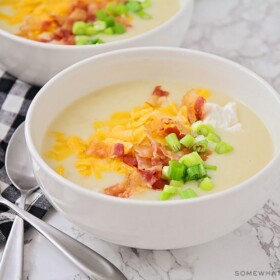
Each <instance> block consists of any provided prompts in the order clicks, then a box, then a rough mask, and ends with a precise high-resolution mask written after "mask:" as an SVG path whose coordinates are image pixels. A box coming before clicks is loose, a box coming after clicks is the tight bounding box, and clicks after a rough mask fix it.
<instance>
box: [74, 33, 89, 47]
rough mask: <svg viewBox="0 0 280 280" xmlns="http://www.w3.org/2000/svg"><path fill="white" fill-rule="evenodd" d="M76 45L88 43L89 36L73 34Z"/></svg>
mask: <svg viewBox="0 0 280 280" xmlns="http://www.w3.org/2000/svg"><path fill="white" fill-rule="evenodd" d="M75 43H76V45H87V44H88V43H89V37H88V36H85V35H78V36H75Z"/></svg>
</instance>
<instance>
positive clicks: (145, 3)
mask: <svg viewBox="0 0 280 280" xmlns="http://www.w3.org/2000/svg"><path fill="white" fill-rule="evenodd" d="M151 5H152V1H151V0H144V1H142V2H141V6H142V8H143V9H147V8H150V7H151Z"/></svg>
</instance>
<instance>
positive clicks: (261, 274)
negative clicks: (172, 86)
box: [1, 0, 280, 280]
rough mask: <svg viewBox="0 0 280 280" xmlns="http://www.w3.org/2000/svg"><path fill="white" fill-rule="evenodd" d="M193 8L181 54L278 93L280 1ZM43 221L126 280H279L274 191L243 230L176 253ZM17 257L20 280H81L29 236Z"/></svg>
mask: <svg viewBox="0 0 280 280" xmlns="http://www.w3.org/2000/svg"><path fill="white" fill-rule="evenodd" d="M195 4H196V5H195V9H194V14H193V18H192V22H191V26H190V29H189V30H188V32H187V34H186V37H185V40H184V44H183V47H184V48H192V49H198V50H203V51H207V52H210V53H214V54H218V55H221V56H224V57H227V58H230V59H232V60H234V61H236V62H239V63H241V64H242V65H244V66H246V67H248V68H250V69H251V70H253V71H255V72H256V73H257V74H259V75H260V76H262V77H263V78H265V79H266V80H267V81H268V82H270V83H271V84H272V85H273V86H274V87H275V89H276V90H278V92H279V91H280V0H196V3H195ZM279 121H280V120H279ZM279 172H280V167H279ZM44 220H45V221H47V222H49V223H50V224H52V225H54V226H56V227H57V228H59V229H60V230H62V231H64V232H66V233H67V234H69V235H71V236H73V237H75V238H76V239H78V240H79V241H81V242H83V243H85V244H86V245H88V246H89V247H91V248H93V249H95V250H96V251H97V252H99V253H100V254H101V255H103V256H105V257H106V258H108V259H109V260H111V261H112V262H113V263H114V264H115V265H116V266H117V267H119V268H120V269H121V270H122V271H123V272H124V274H125V275H126V276H127V278H128V279H129V280H138V279H141V280H142V279H143V280H239V279H243V280H251V279H252V280H253V279H254V280H255V279H259V280H271V279H280V183H279V185H278V186H275V191H274V193H273V195H272V196H271V199H270V200H269V201H268V203H267V204H266V205H265V206H264V207H263V209H261V210H260V211H259V212H258V214H257V215H256V216H255V217H254V218H252V219H251V220H250V221H249V222H248V223H246V224H244V225H243V226H241V227H240V228H239V229H237V230H235V231H234V232H232V233H230V234H228V235H226V236H224V237H222V238H220V239H218V240H215V241H213V242H210V243H207V244H203V245H200V246H195V247H191V248H184V249H180V250H167V251H150V250H137V249H131V248H126V247H122V246H117V245H113V244H110V243H107V242H104V241H101V240H98V239H96V238H94V237H93V236H91V235H89V234H87V233H85V232H84V231H83V230H81V229H79V228H78V227H76V226H75V225H73V224H71V223H70V222H68V221H67V220H65V219H64V218H63V217H62V216H61V215H60V214H58V213H57V212H55V211H54V210H51V211H50V213H48V215H47V216H46V217H45V218H44ZM24 249H25V268H24V279H25V280H84V279H89V278H88V277H87V276H85V275H83V274H82V273H81V272H80V271H79V270H78V269H76V268H75V267H74V266H73V265H72V264H71V263H69V262H68V261H67V260H66V259H65V257H64V256H63V255H61V253H59V252H58V251H57V250H56V249H55V248H54V247H53V246H52V245H51V244H50V243H49V242H48V241H46V240H45V239H44V238H43V237H42V236H40V235H39V234H37V232H36V231H34V230H30V231H29V232H28V233H27V234H26V236H25V247H24ZM11 269H12V268H11ZM1 280H9V279H1Z"/></svg>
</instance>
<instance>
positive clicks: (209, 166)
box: [204, 164, 217, 170]
mask: <svg viewBox="0 0 280 280" xmlns="http://www.w3.org/2000/svg"><path fill="white" fill-rule="evenodd" d="M204 168H205V169H208V170H217V166H216V165H209V164H204Z"/></svg>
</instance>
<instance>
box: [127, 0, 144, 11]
mask: <svg viewBox="0 0 280 280" xmlns="http://www.w3.org/2000/svg"><path fill="white" fill-rule="evenodd" d="M126 7H127V8H128V10H129V11H130V12H133V13H134V12H137V11H139V10H141V8H142V7H141V4H140V3H139V2H138V1H129V2H127V4H126Z"/></svg>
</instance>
